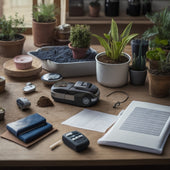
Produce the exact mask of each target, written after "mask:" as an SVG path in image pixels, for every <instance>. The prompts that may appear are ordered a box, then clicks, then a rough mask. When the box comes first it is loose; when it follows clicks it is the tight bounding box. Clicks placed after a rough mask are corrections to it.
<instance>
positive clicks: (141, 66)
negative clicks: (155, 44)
mask: <svg viewBox="0 0 170 170" xmlns="http://www.w3.org/2000/svg"><path fill="white" fill-rule="evenodd" d="M142 45H143V40H141V42H140V46H139V53H138V55H137V56H136V55H135V54H132V55H133V59H132V65H131V66H130V67H129V73H130V82H131V83H132V84H133V85H143V84H144V83H145V80H146V75H147V68H146V61H145V55H142Z"/></svg>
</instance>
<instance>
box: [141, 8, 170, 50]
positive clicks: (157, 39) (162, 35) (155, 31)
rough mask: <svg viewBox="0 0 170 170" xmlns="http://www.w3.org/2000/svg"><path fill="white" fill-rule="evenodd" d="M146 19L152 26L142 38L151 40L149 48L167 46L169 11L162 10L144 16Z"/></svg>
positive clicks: (169, 30) (168, 38)
mask: <svg viewBox="0 0 170 170" xmlns="http://www.w3.org/2000/svg"><path fill="white" fill-rule="evenodd" d="M146 17H147V18H148V19H149V20H150V21H151V22H152V23H153V24H154V25H153V27H152V28H150V29H148V30H146V31H145V32H144V34H143V37H144V38H147V39H149V38H152V39H153V40H152V42H151V47H155V46H157V47H161V46H166V45H168V41H169V40H170V11H168V10H167V9H164V10H163V11H160V12H155V13H153V14H146ZM169 43H170V42H169Z"/></svg>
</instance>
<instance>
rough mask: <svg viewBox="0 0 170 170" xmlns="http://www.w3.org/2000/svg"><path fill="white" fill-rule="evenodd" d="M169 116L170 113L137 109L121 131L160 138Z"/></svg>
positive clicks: (122, 126)
mask: <svg viewBox="0 0 170 170" xmlns="http://www.w3.org/2000/svg"><path fill="white" fill-rule="evenodd" d="M169 116H170V112H165V111H159V110H153V109H148V108H140V107H136V108H135V109H134V110H133V111H132V113H131V114H130V115H129V116H128V118H127V119H126V120H125V122H124V123H123V124H122V125H121V127H120V130H126V131H132V132H137V133H144V134H148V135H154V136H159V135H160V133H161V131H162V129H163V127H164V125H165V123H166V121H167V120H168V118H169Z"/></svg>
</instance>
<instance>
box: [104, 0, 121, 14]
mask: <svg viewBox="0 0 170 170" xmlns="http://www.w3.org/2000/svg"><path fill="white" fill-rule="evenodd" d="M105 15H106V16H110V17H111V16H112V17H116V16H119V0H105Z"/></svg>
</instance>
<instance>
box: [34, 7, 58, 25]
mask: <svg viewBox="0 0 170 170" xmlns="http://www.w3.org/2000/svg"><path fill="white" fill-rule="evenodd" d="M57 13H58V9H56V7H55V5H54V4H40V5H38V6H34V10H33V19H34V20H35V21H36V22H53V21H55V20H56V15H57Z"/></svg>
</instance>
